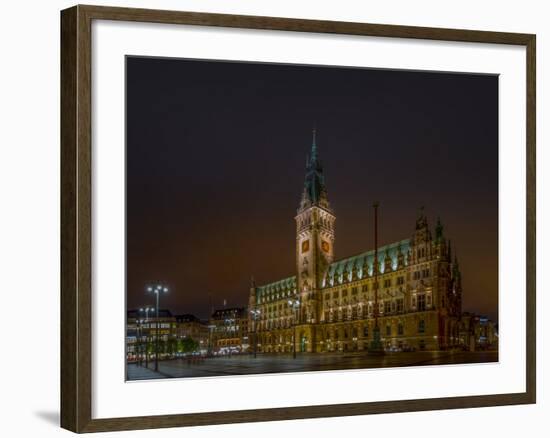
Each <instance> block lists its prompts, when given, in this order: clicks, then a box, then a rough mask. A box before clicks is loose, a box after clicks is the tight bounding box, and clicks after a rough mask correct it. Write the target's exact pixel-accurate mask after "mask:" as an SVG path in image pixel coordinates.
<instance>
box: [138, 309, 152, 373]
mask: <svg viewBox="0 0 550 438" xmlns="http://www.w3.org/2000/svg"><path fill="white" fill-rule="evenodd" d="M154 310H155V308H154V307H145V308H143V307H142V308H140V309H139V313H140V315H141V314H143V313H145V319H144V320H140V323H141V324H140V345H141V341H142V339H143V334H144V332H145V330H144V329H143V323H145V324H147V334H146V335H145V368H147V367H148V366H149V335H150V333H151V327H150V325H149V312H153V311H154ZM141 350H143V348H141ZM142 356H143V354H142ZM140 364H141V360H140Z"/></svg>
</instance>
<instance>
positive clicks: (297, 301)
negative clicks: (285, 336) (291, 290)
mask: <svg viewBox="0 0 550 438" xmlns="http://www.w3.org/2000/svg"><path fill="white" fill-rule="evenodd" d="M288 305H289V306H290V307H291V308H292V309H293V310H294V324H293V325H294V333H293V334H292V358H293V359H296V326H297V325H298V317H299V313H298V310H299V309H300V299H299V298H295V299H294V300H288Z"/></svg>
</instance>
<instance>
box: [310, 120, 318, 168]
mask: <svg viewBox="0 0 550 438" xmlns="http://www.w3.org/2000/svg"><path fill="white" fill-rule="evenodd" d="M312 137H313V138H312V141H311V163H312V164H315V163H316V162H317V128H315V126H314V127H313V130H312Z"/></svg>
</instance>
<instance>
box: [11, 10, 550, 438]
mask: <svg viewBox="0 0 550 438" xmlns="http://www.w3.org/2000/svg"><path fill="white" fill-rule="evenodd" d="M74 3H75V2H74V1H71V0H52V1H48V2H44V1H35V0H30V1H27V2H5V4H3V9H2V18H3V21H2V26H1V27H0V37H1V38H0V41H2V43H1V45H2V53H3V57H2V60H3V62H2V70H1V73H0V77H1V78H2V81H0V95H1V96H2V99H1V100H0V116H1V120H2V123H1V129H0V145H1V146H0V155H1V156H0V193H1V199H2V202H3V203H2V205H3V207H4V208H3V209H2V215H1V216H0V224H1V227H0V242H2V251H0V266H1V268H0V272H1V273H2V274H3V276H2V285H3V292H4V293H3V295H2V296H3V299H4V301H3V308H4V310H6V309H12V310H13V311H10V312H8V311H5V312H4V313H3V319H2V323H3V326H4V327H18V331H17V333H18V336H16V337H15V336H6V337H5V339H4V341H3V350H4V351H12V352H14V353H15V354H16V355H17V356H20V357H22V356H24V355H25V354H27V353H28V347H29V344H28V343H27V342H21V339H32V340H34V341H33V342H32V348H33V353H34V354H33V358H32V360H25V361H6V360H2V361H0V371H2V375H3V376H4V379H3V382H2V391H1V392H0V403H1V404H2V408H4V412H5V413H6V414H5V415H3V417H2V420H3V421H2V428H3V429H2V430H3V431H4V434H5V435H7V436H14V437H17V436H41V437H45V438H51V437H60V436H67V437H68V436H72V434H70V433H69V432H67V431H64V430H62V429H60V428H59V427H58V424H57V421H58V420H57V418H58V415H59V408H58V406H59V348H58V346H59V338H58V336H59V324H58V318H59V278H58V273H59V257H58V256H59V149H58V148H59V112H58V109H59V10H60V9H62V8H66V7H69V6H72V5H73V4H74ZM86 3H92V4H105V5H110V6H134V7H148V8H161V9H179V10H197V11H209V12H226V13H236V14H239V13H241V14H250V15H272V16H290V17H297V18H318V19H327V20H346V21H363V22H374V23H393V24H411V25H421V26H439V27H451V28H452V27H455V28H470V29H483V30H500V31H514V32H530V33H537V70H538V84H537V112H538V116H537V119H538V126H537V141H538V154H537V161H538V169H539V171H538V177H537V182H538V186H537V187H538V208H537V212H538V213H537V215H538V223H539V224H544V223H545V222H548V220H550V216H549V214H550V210H549V207H548V202H547V201H545V199H544V198H548V193H549V189H550V187H549V182H548V181H549V179H548V177H546V176H545V175H544V174H543V172H542V169H543V168H550V158H549V157H550V155H549V154H548V153H546V152H545V151H544V150H543V148H542V145H543V144H547V139H548V135H547V132H548V131H547V130H548V128H547V126H548V125H547V123H545V121H546V120H548V117H549V114H547V108H548V105H549V104H550V88H549V87H548V86H546V84H545V81H544V78H545V77H548V76H550V67H549V65H548V55H549V48H548V47H549V46H548V40H549V38H550V29H549V28H548V16H549V11H548V5H547V3H548V2H543V1H539V0H525V1H522V2H518V1H514V2H511V1H502V0H484V1H482V2H480V1H479V0H461V1H448V2H441V1H436V0H416V1H410V0H394V1H386V2H358V1H355V0H340V1H338V2H334V1H333V0H316V1H306V0H303V1H295V0H277V1H273V0H266V1H262V2H258V1H255V0H233V1H231V2H228V1H226V0H155V1H152V0H104V1H94V0H90V1H87V2H86ZM22 17H24V20H23V18H22ZM22 20H23V21H24V24H22V23H23V21H22ZM29 120H30V121H32V127H31V128H29ZM537 236H538V239H537V240H538V259H537V260H538V269H537V277H538V290H539V294H538V298H537V307H538V314H539V318H538V323H537V329H538V341H537V343H538V346H539V350H538V359H537V360H538V369H539V376H538V384H537V387H538V397H537V398H538V404H537V405H529V406H510V407H496V408H484V409H460V410H452V411H432V412H418V413H408V414H392V415H374V416H361V417H341V418H324V419H316V420H301V421H284V422H272V423H253V424H237V425H224V426H209V427H196V428H185V429H164V430H153V431H133V432H114V433H104V434H101V436H102V437H108V438H111V437H112V438H120V437H139V436H150V437H159V438H162V437H181V436H182V434H185V436H186V437H190V438H211V437H222V436H223V437H224V438H231V437H243V436H260V435H261V436H262V437H264V438H280V437H281V436H312V435H315V436H316V437H334V436H344V435H346V434H348V435H351V434H353V435H356V434H358V433H360V434H363V433H365V431H368V433H370V434H372V435H376V436H382V435H384V436H385V435H387V436H408V437H416V436H418V437H423V438H432V437H438V438H440V437H441V435H442V433H444V434H445V438H464V436H466V435H470V434H472V433H475V434H476V435H477V436H498V437H499V438H500V437H517V436H526V435H530V436H541V435H542V434H543V433H544V431H545V430H546V428H547V425H548V411H549V409H550V405H549V404H548V396H547V394H548V391H550V386H549V379H546V378H545V373H544V372H541V370H544V366H545V365H546V364H548V360H549V359H550V358H549V349H548V348H545V349H542V344H543V340H545V339H547V338H548V336H549V335H550V333H549V328H548V327H549V326H548V324H547V323H545V321H544V320H543V318H542V315H543V313H548V311H550V308H549V307H548V300H547V299H546V298H545V296H544V295H543V294H542V293H540V291H544V290H547V289H548V286H549V282H548V280H549V277H548V272H549V271H550V265H549V264H548V257H547V256H546V257H544V258H543V255H547V254H543V252H544V251H546V252H548V248H550V234H549V233H548V232H547V231H546V229H545V227H543V226H540V225H539V228H538V232H537ZM29 266H31V268H30V269H29ZM8 291H9V292H10V293H8ZM16 292H17V293H16ZM23 308H25V309H27V313H26V319H25V320H24V321H22V319H21V313H20V311H19V310H20V309H23ZM36 321H40V322H41V324H40V325H39V329H37V326H36V324H34V323H30V322H36ZM541 431H542V432H541Z"/></svg>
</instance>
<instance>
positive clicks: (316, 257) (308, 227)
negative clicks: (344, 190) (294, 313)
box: [295, 129, 336, 323]
mask: <svg viewBox="0 0 550 438" xmlns="http://www.w3.org/2000/svg"><path fill="white" fill-rule="evenodd" d="M335 219H336V216H334V213H333V211H332V209H331V208H330V204H329V202H328V197H327V191H326V188H325V178H324V174H323V165H322V163H321V160H320V159H319V154H318V151H317V141H316V132H315V129H314V130H313V140H312V144H311V155H310V157H309V158H308V159H307V160H306V178H305V183H304V191H303V192H302V199H301V201H300V206H299V207H298V211H297V214H296V217H295V220H296V270H297V271H296V272H297V285H296V286H297V292H298V294H299V298H300V302H301V305H300V322H301V323H317V322H319V316H320V309H319V307H320V306H319V305H318V303H319V302H320V301H321V300H320V298H321V297H320V292H319V291H320V289H321V288H322V287H323V286H324V285H323V280H324V278H325V275H326V272H327V270H328V267H329V266H330V264H331V263H332V261H333V259H334V221H335Z"/></svg>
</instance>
